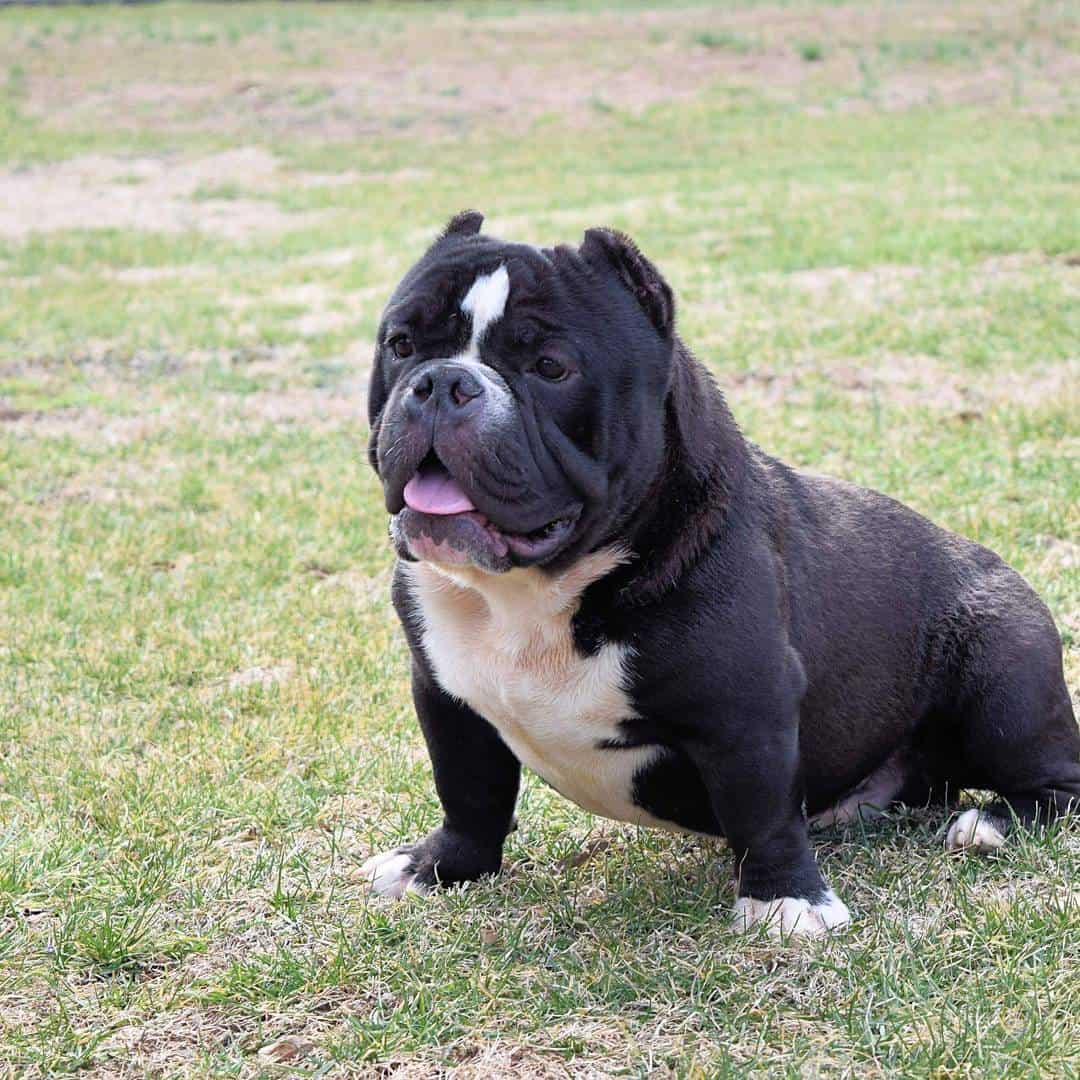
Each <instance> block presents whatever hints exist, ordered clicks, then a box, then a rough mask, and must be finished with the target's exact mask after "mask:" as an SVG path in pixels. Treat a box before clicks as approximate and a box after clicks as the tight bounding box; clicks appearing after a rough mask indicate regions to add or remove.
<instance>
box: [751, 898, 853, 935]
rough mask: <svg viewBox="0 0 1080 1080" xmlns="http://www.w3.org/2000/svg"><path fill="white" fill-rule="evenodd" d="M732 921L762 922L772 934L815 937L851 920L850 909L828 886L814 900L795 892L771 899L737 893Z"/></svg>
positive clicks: (753, 924)
mask: <svg viewBox="0 0 1080 1080" xmlns="http://www.w3.org/2000/svg"><path fill="white" fill-rule="evenodd" d="M732 921H733V922H734V925H735V928H736V929H737V930H751V929H753V928H754V927H755V926H761V925H764V926H765V927H766V929H767V930H768V932H769V934H770V935H771V936H773V937H778V938H786V937H795V938H815V937H821V936H822V935H823V934H827V933H828V932H829V931H830V930H838V929H839V928H840V927H842V926H846V925H847V924H848V923H849V922H851V913H850V912H849V911H848V909H847V906H846V905H845V904H844V902H843V900H841V899H840V897H838V896H837V895H836V893H834V892H833V891H832V889H830V890H829V891H828V892H827V893H826V894H825V898H824V899H823V900H822V901H821V902H820V903H818V904H812V903H811V902H810V901H809V900H806V899H804V898H802V897H796V896H782V897H778V898H777V899H775V900H756V899H755V898H754V897H752V896H740V897H739V898H738V899H737V900H736V901H735V909H734V912H733V919H732Z"/></svg>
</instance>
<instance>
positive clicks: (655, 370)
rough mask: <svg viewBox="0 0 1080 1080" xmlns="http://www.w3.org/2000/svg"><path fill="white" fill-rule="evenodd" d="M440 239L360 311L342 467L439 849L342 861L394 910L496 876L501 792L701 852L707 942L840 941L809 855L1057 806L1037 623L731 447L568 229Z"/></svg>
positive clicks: (669, 303)
mask: <svg viewBox="0 0 1080 1080" xmlns="http://www.w3.org/2000/svg"><path fill="white" fill-rule="evenodd" d="M481 220H482V219H481V217H480V215H479V214H476V213H473V212H467V213H463V214H460V215H458V217H456V218H454V220H453V221H451V222H450V224H449V226H448V227H447V229H446V231H445V232H444V233H443V235H442V236H440V237H439V238H438V240H436V242H435V243H434V244H433V245H432V247H431V248H430V249H429V250H428V251H427V253H426V254H425V255H424V256H423V258H421V259H420V261H419V262H418V263H417V264H416V265H415V266H414V267H413V268H412V269H411V270H410V271H409V272H408V274H406V276H405V278H404V280H403V281H402V282H401V284H400V285H399V286H398V288H397V290H396V291H395V292H394V295H393V296H392V297H391V299H390V302H389V304H388V305H387V308H386V311H385V313H384V315H383V319H382V322H381V324H380V327H379V335H378V344H377V351H376V356H375V366H374V371H373V375H372V381H371V391H370V402H369V406H370V417H371V431H372V434H371V447H370V455H371V462H372V464H373V466H374V467H375V469H376V471H377V472H378V475H379V478H380V480H381V482H382V486H383V491H384V495H385V500H386V508H387V510H388V511H389V513H390V515H391V518H390V535H391V537H392V540H393V543H394V546H395V548H396V550H397V555H398V563H397V573H396V576H395V581H394V602H395V605H396V608H397V611H398V614H399V615H400V617H401V621H402V624H403V626H404V628H405V634H406V637H407V638H408V642H409V646H410V648H411V650H412V687H413V697H414V700H415V704H416V712H417V715H418V717H419V720H420V726H421V728H422V730H423V733H424V737H425V739H426V741H427V746H428V750H429V752H430V755H431V763H432V767H433V771H434V777H435V785H436V787H437V789H438V793H439V798H440V800H441V802H442V805H443V809H444V813H445V816H444V820H443V824H442V825H441V826H440V827H439V828H437V829H435V831H434V832H432V833H430V834H429V835H427V836H426V837H423V838H422V839H420V840H418V841H416V842H415V843H411V844H406V845H404V846H402V847H400V848H397V849H395V850H393V851H389V852H387V853H385V854H383V855H377V856H375V857H374V858H372V859H371V860H369V862H368V864H367V867H366V872H367V874H368V876H369V877H370V879H371V881H372V884H373V887H374V888H375V890H376V891H378V892H380V893H383V894H386V895H392V896H398V895H401V894H402V893H404V892H405V891H407V890H411V891H415V892H422V893H423V892H428V891H429V890H431V889H432V888H434V887H435V886H437V885H452V884H454V883H456V882H463V881H470V880H473V879H475V878H478V877H480V876H482V875H484V874H490V873H493V872H495V871H497V870H498V869H499V867H500V865H501V862H502V848H503V841H504V839H505V837H506V834H507V832H508V830H509V829H510V828H511V823H512V821H513V818H514V807H515V802H516V800H517V794H518V782H519V778H520V770H521V766H522V765H525V766H527V767H528V768H530V769H532V770H533V771H535V772H536V773H538V774H539V775H540V776H541V777H543V778H544V779H545V780H546V781H547V782H548V783H549V784H550V785H551V786H552V787H553V788H555V789H556V790H557V791H559V792H561V793H562V794H563V795H565V796H566V797H567V798H569V799H572V800H573V801H574V802H576V803H578V804H579V805H581V806H582V807H584V808H586V809H587V810H590V811H592V812H594V813H597V814H603V815H605V816H608V817H612V818H617V819H620V820H623V821H630V822H635V823H637V824H641V825H650V826H658V827H662V828H670V829H679V830H689V831H693V832H699V833H706V834H711V835H717V836H723V837H725V838H726V840H727V842H728V845H729V846H730V848H731V851H732V853H733V855H734V869H735V878H736V900H735V920H736V923H737V924H738V925H739V926H751V925H754V924H756V923H766V924H768V926H769V927H770V929H772V930H774V931H776V932H779V933H789V932H793V933H796V934H803V935H809V934H816V933H821V932H823V931H825V930H828V929H831V928H834V927H837V926H840V925H842V924H844V923H846V922H847V921H848V918H849V915H848V911H847V908H846V907H845V905H844V903H843V902H842V900H841V899H839V898H838V897H837V896H836V895H835V894H834V893H833V892H832V890H831V889H830V888H829V886H828V885H827V884H826V882H825V881H824V880H823V879H822V876H821V873H820V871H819V870H818V867H817V864H816V862H815V860H814V855H813V852H812V851H811V847H810V842H809V828H810V827H811V825H820V824H824V825H828V824H835V823H840V822H844V821H851V820H854V819H856V818H858V817H859V816H860V815H861V814H863V813H864V812H866V811H867V810H868V809H872V808H878V809H884V808H887V807H889V806H891V805H894V804H901V803H906V804H909V805H924V804H926V803H929V802H938V803H942V804H947V803H949V802H951V801H952V800H954V799H955V798H956V797H957V796H958V794H959V793H960V792H961V791H962V790H963V789H965V788H980V789H982V788H989V789H992V790H994V791H996V792H997V793H998V795H999V798H998V800H997V801H996V802H994V803H993V804H992V805H990V806H989V807H987V808H986V809H985V810H982V811H975V810H969V811H967V812H965V813H963V814H961V815H960V816H959V817H958V818H957V820H956V821H955V822H954V823H953V825H952V827H951V828H950V830H949V831H948V835H947V839H946V844H947V846H949V847H950V848H961V847H970V848H973V849H979V850H987V849H992V848H996V847H998V846H1000V845H1001V844H1002V843H1004V842H1005V840H1006V837H1007V835H1008V832H1009V830H1010V829H1011V828H1013V827H1014V826H1015V825H1016V824H1017V823H1019V824H1020V825H1021V826H1033V825H1038V824H1042V823H1044V822H1046V821H1048V820H1050V819H1051V818H1053V817H1054V816H1055V815H1057V814H1061V813H1064V812H1065V811H1066V810H1067V809H1068V808H1069V806H1070V803H1071V802H1073V801H1074V800H1080V736H1078V732H1077V727H1076V722H1075V720H1074V718H1073V712H1072V706H1071V703H1070V700H1069V695H1068V692H1067V690H1066V687H1065V681H1064V677H1063V674H1062V663H1061V643H1060V640H1059V638H1058V634H1057V631H1056V630H1055V628H1054V625H1053V622H1052V621H1051V618H1050V615H1049V613H1048V612H1047V610H1046V608H1045V606H1044V605H1043V604H1042V602H1041V601H1040V600H1039V599H1038V597H1037V596H1036V595H1035V594H1034V593H1033V592H1032V590H1031V589H1030V588H1029V587H1028V585H1027V584H1026V583H1025V582H1024V581H1023V579H1022V578H1021V577H1020V576H1019V575H1018V574H1016V573H1015V572H1014V571H1013V570H1011V569H1009V567H1007V566H1006V565H1005V564H1004V563H1003V562H1002V561H1001V560H1000V559H999V558H998V557H997V556H996V555H994V554H993V553H992V552H990V551H987V550H986V549H985V548H982V547H980V546H979V545H977V544H974V543H972V542H970V541H968V540H965V539H962V538H961V537H958V536H955V535H953V534H951V533H948V532H945V531H944V530H942V529H939V528H938V527H937V526H935V525H933V524H931V523H930V522H929V521H927V520H926V519H925V518H923V517H921V516H919V515H918V514H916V513H915V512H914V511H912V510H909V509H907V508H906V507H904V506H902V505H900V504H899V503H897V502H894V501H893V500H892V499H889V498H887V497H886V496H884V495H880V494H878V493H876V492H873V491H869V490H867V489H865V488H860V487H856V486H854V485H852V484H846V483H842V482H840V481H837V480H830V479H828V478H825V477H820V476H813V475H810V474H807V473H803V472H799V471H797V470H795V469H791V468H789V467H788V466H786V465H784V464H782V463H781V462H779V461H777V460H775V459H774V458H771V457H769V456H768V455H767V454H766V453H764V452H762V451H761V450H760V449H759V448H758V447H756V446H754V445H753V444H751V443H749V442H748V441H747V440H746V439H744V438H743V436H742V434H741V433H740V431H739V429H738V427H737V425H736V423H735V421H734V420H733V418H732V416H731V414H730V412H729V411H728V408H727V405H726V403H725V401H724V398H723V396H722V394H721V392H720V390H719V388H718V387H717V386H716V384H715V383H714V382H713V380H712V378H711V377H710V376H709V375H708V374H707V372H706V371H705V369H704V368H703V367H702V366H701V364H699V363H698V362H697V361H696V360H695V359H694V358H693V356H692V355H691V354H690V352H689V350H688V349H687V348H686V346H685V345H684V344H683V343H682V341H681V340H680V339H679V337H678V336H677V335H676V333H675V309H674V302H673V298H672V294H671V290H670V288H669V287H668V285H667V283H666V282H665V281H664V279H663V278H662V277H661V276H660V274H659V272H658V271H657V269H656V268H655V267H654V266H653V265H652V263H650V262H649V261H648V260H647V259H646V258H645V257H644V256H643V255H642V254H641V252H640V251H639V250H638V249H637V248H636V247H635V246H634V244H633V243H632V242H631V241H630V240H628V239H627V238H626V237H624V236H621V235H619V234H618V233H614V232H610V231H608V230H604V229H593V230H590V231H589V232H587V233H586V234H585V238H584V241H583V242H582V243H581V245H580V246H579V247H569V246H566V247H554V248H546V249H538V248H535V247H532V246H528V245H524V244H514V243H506V242H503V241H501V240H497V239H495V238H493V237H490V236H486V235H484V234H482V233H481V231H480V226H481Z"/></svg>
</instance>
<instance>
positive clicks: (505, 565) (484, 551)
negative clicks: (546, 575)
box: [390, 507, 578, 574]
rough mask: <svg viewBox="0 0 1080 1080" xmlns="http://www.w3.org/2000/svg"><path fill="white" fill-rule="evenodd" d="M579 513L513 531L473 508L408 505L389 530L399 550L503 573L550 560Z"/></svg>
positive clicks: (452, 563) (571, 531) (453, 563)
mask: <svg viewBox="0 0 1080 1080" xmlns="http://www.w3.org/2000/svg"><path fill="white" fill-rule="evenodd" d="M577 518H578V514H577V513H576V512H575V513H572V514H568V515H565V516H563V517H560V518H557V519H555V520H553V521H551V522H549V523H548V524H547V525H545V526H544V527H543V528H541V529H536V530H534V531H533V532H531V533H515V532H511V531H509V530H506V529H503V528H501V527H500V526H498V525H495V524H494V522H492V521H491V520H490V519H488V518H487V517H485V516H484V515H483V514H481V513H480V512H479V511H477V510H467V511H464V512H462V513H459V514H424V513H421V512H420V511H418V510H413V509H412V508H411V507H406V508H405V509H404V510H402V511H401V512H400V513H398V514H395V515H394V517H393V518H391V521H390V534H391V537H392V538H393V540H394V544H395V546H396V547H397V549H398V551H399V553H401V554H405V553H407V554H408V555H410V556H411V557H412V558H414V559H419V560H421V561H422V562H432V563H440V564H443V565H447V566H475V567H478V568H479V569H480V570H485V571H487V572H488V573H491V574H502V573H506V571H508V570H512V569H513V568H514V567H516V566H536V565H539V564H542V563H545V562H548V561H550V560H551V559H553V558H554V557H555V556H557V555H558V554H559V552H560V551H561V550H562V549H563V548H564V547H565V546H566V543H567V541H568V540H569V539H570V536H571V534H572V533H573V531H574V526H575V525H576V523H577Z"/></svg>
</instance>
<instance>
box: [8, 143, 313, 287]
mask: <svg viewBox="0 0 1080 1080" xmlns="http://www.w3.org/2000/svg"><path fill="white" fill-rule="evenodd" d="M277 172H278V162H277V159H276V158H274V156H273V155H272V154H270V153H269V152H268V151H265V150H261V149H258V148H256V147H241V148H239V149H236V150H227V151H224V152H222V153H219V154H211V155H209V156H207V157H203V158H196V159H174V158H171V157H139V158H117V157H105V156H101V155H83V156H81V157H76V158H71V159H69V160H67V161H62V162H58V163H56V164H51V165H39V166H33V167H30V168H22V169H7V170H3V171H0V235H2V236H8V237H12V238H14V239H22V238H25V237H26V236H28V235H29V234H30V233H32V232H53V231H56V230H59V229H104V228H109V229H142V230H146V231H149V232H167V233H177V232H187V231H193V230H197V231H200V232H206V233H210V234H213V235H215V236H223V237H226V238H228V239H238V238H244V237H248V236H251V235H253V234H256V233H260V232H275V231H281V230H283V229H286V228H300V227H303V226H304V225H306V224H309V223H310V222H311V221H312V220H317V219H318V217H319V216H320V215H318V214H315V213H304V214H288V213H286V212H285V211H283V210H281V209H280V207H278V206H277V205H276V204H275V203H273V202H271V201H269V200H267V199H258V198H248V197H246V196H245V197H242V198H197V197H196V196H197V195H198V194H199V192H200V191H201V190H206V189H208V188H209V189H210V190H213V189H215V188H216V189H219V190H220V189H222V188H225V187H227V186H228V185H230V184H237V185H242V186H243V189H244V191H245V192H246V191H252V190H256V191H257V190H263V191H270V190H273V189H274V187H275V186H276V184H277V182H278V181H277ZM192 272H193V271H191V270H190V269H188V270H187V273H192ZM164 273H165V271H164V270H162V269H160V268H155V269H147V268H142V267H139V268H135V269H133V270H128V271H126V274H127V275H128V279H129V280H134V281H147V280H155V279H156V275H158V274H164Z"/></svg>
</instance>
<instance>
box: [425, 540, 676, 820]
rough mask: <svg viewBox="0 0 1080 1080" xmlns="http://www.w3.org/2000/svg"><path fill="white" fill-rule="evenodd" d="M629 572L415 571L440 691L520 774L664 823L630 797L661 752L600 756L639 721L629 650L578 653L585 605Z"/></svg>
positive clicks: (593, 564)
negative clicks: (475, 719) (475, 720)
mask: <svg viewBox="0 0 1080 1080" xmlns="http://www.w3.org/2000/svg"><path fill="white" fill-rule="evenodd" d="M620 561H621V556H620V554H619V553H618V552H617V551H613V550H609V551H602V552H597V553H595V554H593V555H590V556H586V557H585V558H584V559H581V560H580V561H579V562H578V563H576V564H575V565H574V566H573V567H572V568H571V569H570V570H568V571H566V572H565V573H564V574H562V575H561V576H559V577H552V576H549V575H545V574H542V573H541V572H540V571H539V570H531V569H530V570H512V571H510V572H509V573H506V574H498V575H493V574H485V573H483V572H481V571H478V570H477V571H474V570H471V569H464V570H463V569H462V568H460V567H456V566H455V567H453V568H442V567H435V566H432V565H430V564H427V563H418V564H415V565H412V566H410V567H409V568H408V573H410V574H411V576H412V594H413V596H414V598H415V600H416V601H417V603H418V605H419V607H420V612H421V615H422V620H423V621H422V626H423V630H422V642H423V648H424V651H425V653H426V654H427V658H428V660H429V662H430V664H431V666H432V669H433V671H434V673H435V677H436V678H437V679H438V681H439V684H440V685H441V686H442V688H443V689H444V690H445V691H446V692H447V693H448V694H450V695H451V696H452V697H454V698H457V699H459V700H461V701H464V702H466V703H467V704H468V705H469V706H471V707H472V708H473V709H474V710H475V711H476V712H477V713H479V714H480V715H481V716H483V717H484V719H486V720H487V721H488V722H489V723H490V724H492V726H494V727H495V729H496V730H497V731H498V732H499V734H500V735H501V737H502V739H503V741H504V742H505V743H506V744H507V745H508V746H509V747H510V749H511V750H512V751H513V752H514V754H515V755H516V756H517V757H518V759H519V760H520V761H521V762H522V764H524V765H526V766H528V767H529V768H530V769H532V770H533V771H534V772H536V773H538V774H539V775H540V776H542V777H543V778H544V779H545V780H546V781H547V782H548V783H549V784H551V786H552V787H554V788H555V789H556V790H557V791H559V792H561V793H562V794H563V795H565V796H566V797H567V798H569V799H572V800H573V801H574V802H576V803H577V804H578V805H579V806H582V807H584V808H585V809H586V810H590V811H592V812H593V813H597V814H602V815H604V816H606V817H612V818H617V819H619V820H622V821H632V822H637V823H639V824H658V825H662V824H664V823H663V822H659V821H657V820H655V819H653V818H652V817H651V815H649V814H647V813H646V812H645V811H643V810H642V809H641V808H640V807H638V806H635V805H634V802H633V798H632V785H633V778H634V773H635V772H637V770H638V769H640V768H641V767H642V766H644V765H646V764H647V763H648V762H649V761H651V760H652V759H653V758H654V757H655V756H656V754H657V752H658V751H657V749H656V748H654V747H633V748H629V749H618V750H610V749H600V748H599V744H600V743H601V742H603V741H604V740H605V739H615V738H618V736H619V727H618V725H619V721H621V720H625V719H629V718H630V717H632V716H633V705H632V703H631V702H630V699H629V698H628V696H627V694H626V691H625V689H624V687H625V679H626V671H625V664H626V660H627V651H626V649H625V647H624V646H622V645H617V644H610V643H609V644H607V645H604V646H602V647H601V648H600V649H599V651H598V652H597V653H596V654H595V655H593V656H587V657H583V656H581V655H580V654H579V653H578V651H577V650H576V649H575V648H574V643H573V636H572V631H571V619H572V617H573V615H574V612H575V611H576V610H577V607H578V604H579V602H580V598H581V594H582V592H584V590H585V588H586V587H587V586H588V585H589V584H590V583H591V582H593V581H595V580H597V579H598V578H600V577H602V576H603V575H604V574H606V573H609V572H610V571H611V570H612V569H613V568H614V567H615V566H617V565H618V564H619V562H620Z"/></svg>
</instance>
